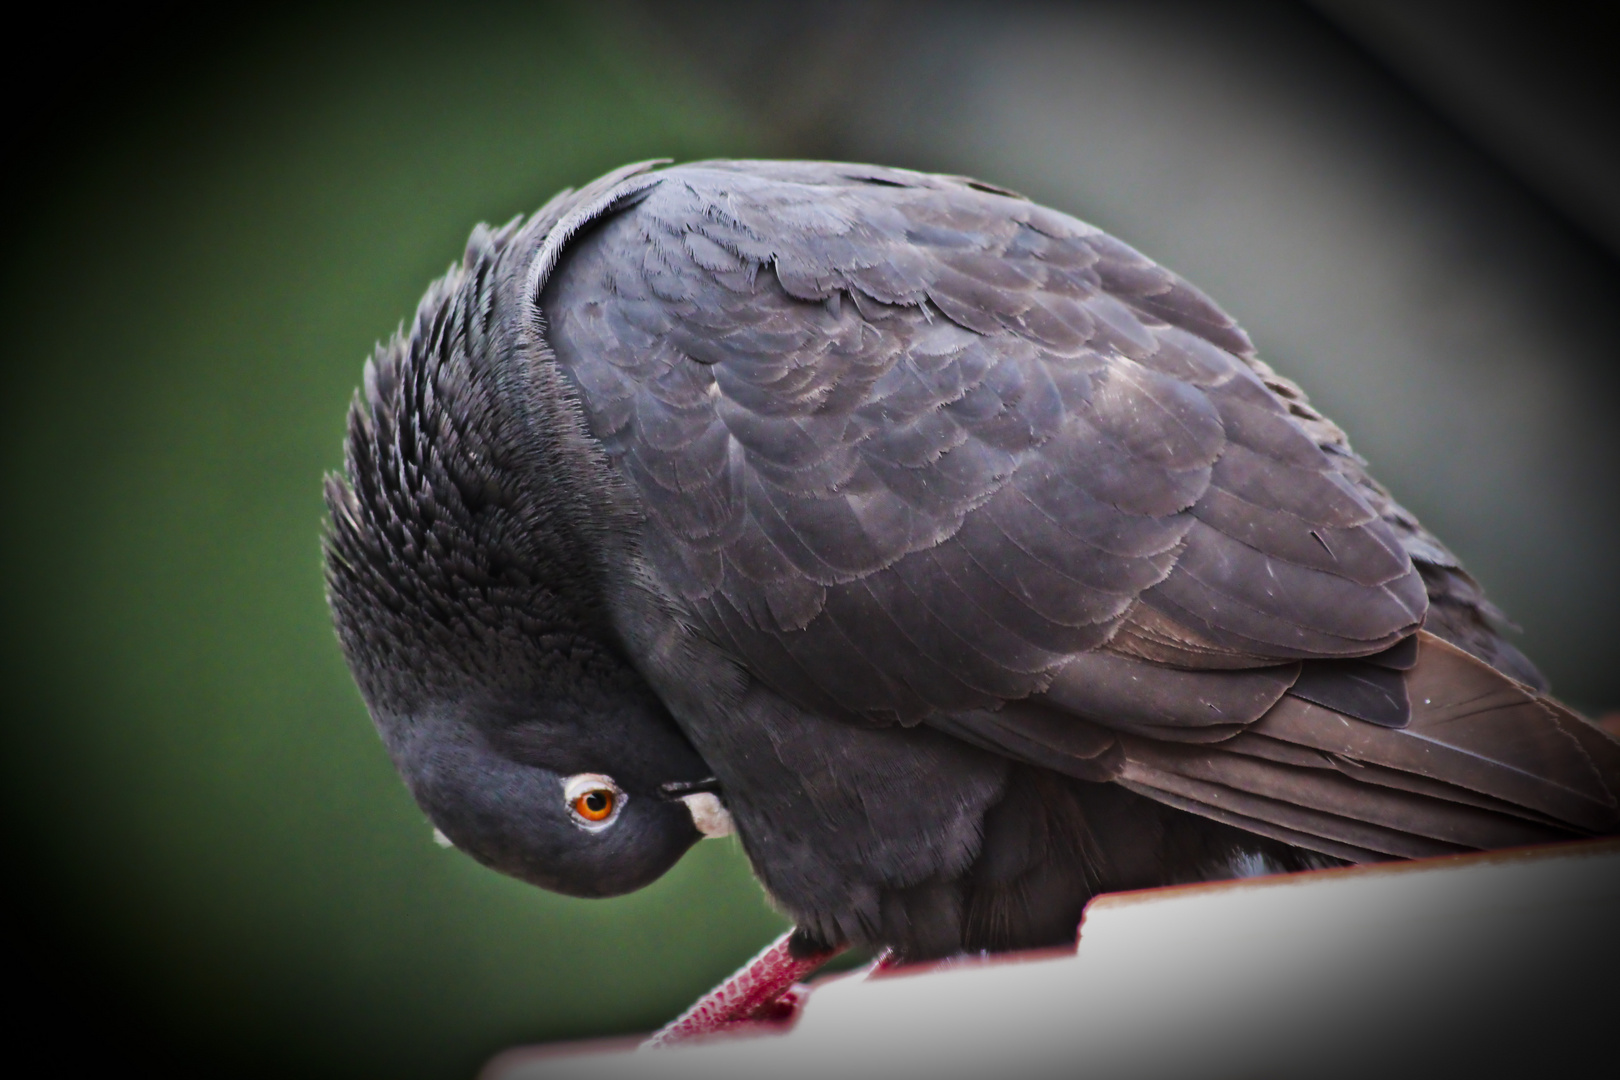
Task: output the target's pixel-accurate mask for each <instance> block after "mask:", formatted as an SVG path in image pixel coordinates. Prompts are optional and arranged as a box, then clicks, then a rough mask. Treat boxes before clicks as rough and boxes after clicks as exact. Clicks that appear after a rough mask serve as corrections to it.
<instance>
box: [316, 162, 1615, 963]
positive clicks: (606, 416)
mask: <svg viewBox="0 0 1620 1080" xmlns="http://www.w3.org/2000/svg"><path fill="white" fill-rule="evenodd" d="M325 494H326V501H327V505H328V508H329V513H330V518H329V522H328V526H327V530H326V534H325V566H326V584H327V595H328V600H329V604H330V608H331V611H332V615H333V619H334V623H335V626H336V630H337V634H338V638H339V641H340V644H341V647H342V649H343V652H344V655H345V657H346V659H347V662H348V664H349V667H350V669H351V671H352V673H353V675H354V678H355V680H356V682H357V684H358V686H359V689H360V691H361V694H362V696H363V697H364V699H365V702H366V704H367V707H368V709H369V711H370V715H371V717H372V719H373V721H374V723H375V725H376V728H377V730H378V732H379V733H380V735H381V738H382V741H383V743H384V745H385V746H386V748H387V751H388V753H389V755H390V756H391V758H392V760H393V762H394V764H395V765H396V767H397V768H398V771H399V773H400V775H401V776H402V778H403V779H404V781H405V783H406V785H407V786H408V787H409V789H410V792H411V794H412V795H413V796H414V798H415V800H416V802H417V803H418V804H419V805H420V807H421V808H422V810H423V811H424V813H425V814H426V816H427V817H428V818H429V819H430V820H431V822H432V824H433V826H434V827H435V828H436V829H437V830H438V831H439V832H440V833H441V834H442V836H443V837H444V838H445V839H446V840H447V842H449V843H451V844H453V845H454V846H455V847H457V848H459V849H460V850H462V851H464V852H466V853H467V854H468V855H470V856H472V857H473V858H474V859H476V860H478V861H479V862H481V863H483V864H485V865H487V866H489V867H492V868H494V869H495V870H498V871H501V872H503V873H506V874H510V875H513V876H515V877H518V878H521V879H523V880H525V881H529V882H532V883H534V884H536V885H538V886H541V887H543V888H546V889H551V890H556V891H558V892H562V893H567V894H571V895H576V896H588V897H594V896H609V895H615V894H619V893H623V892H627V891H630V890H633V889H637V888H640V887H641V886H644V885H646V884H648V883H649V882H651V881H653V880H655V879H656V878H658V877H659V876H660V875H661V874H663V873H664V872H665V871H666V870H668V869H669V868H670V867H671V866H673V865H674V864H675V863H676V862H677V861H678V860H679V859H680V858H681V856H682V855H683V854H684V853H685V852H686V851H687V850H688V849H689V848H690V847H691V846H692V845H693V844H695V843H696V842H697V841H698V840H700V839H701V838H703V837H704V836H716V835H724V834H727V833H734V834H735V835H736V836H737V837H738V838H739V840H740V843H741V846H742V849H743V851H744V852H745V853H746V855H747V857H748V859H749V861H750V864H751V865H752V867H753V870H754V872H755V874H756V876H757V878H758V879H759V881H760V883H761V884H762V886H763V887H764V889H765V890H766V891H767V893H768V894H769V897H770V898H771V900H772V902H773V903H774V904H775V905H776V906H777V907H778V908H779V909H780V910H781V911H783V912H784V913H785V914H786V915H787V916H788V917H789V918H790V919H791V920H792V922H793V924H794V926H795V928H796V929H795V931H794V942H795V943H796V949H797V952H796V955H811V954H818V955H819V954H821V953H825V952H826V951H827V950H831V949H837V948H841V947H846V946H851V945H854V946H862V947H870V948H874V949H886V950H890V955H892V956H894V957H898V958H901V959H903V960H907V961H913V960H923V959H930V958H936V957H946V956H950V955H954V954H959V953H964V952H966V953H973V952H982V951H1004V950H1013V949H1026V948H1033V947H1042V946H1050V945H1054V944H1061V943H1064V942H1072V941H1073V940H1074V936H1075V932H1076V925H1077V923H1078V921H1079V917H1080V914H1081V910H1082V908H1083V907H1084V905H1085V903H1086V902H1087V900H1089V899H1090V898H1091V897H1092V896H1094V895H1096V894H1097V893H1099V892H1104V891H1112V890H1120V889H1137V888H1146V887H1153V886H1159V885H1164V884H1170V883H1179V882H1192V881H1203V880H1211V879H1219V878H1225V877H1232V876H1241V875H1244V874H1252V873H1256V872H1273V871H1291V870H1303V869H1311V868H1320V867H1330V866H1339V865H1345V864H1354V863H1368V862H1378V861H1383V860H1390V859H1410V858H1421V857H1427V856H1438V855H1447V854H1453V853H1460V852H1468V851H1477V850H1487V849H1495V848H1501V847H1506V846H1513V845H1524V844H1538V843H1545V842H1551V841H1559V840H1569V839H1574V838H1582V837H1591V836H1601V835H1609V834H1613V833H1616V832H1617V831H1620V802H1617V798H1616V795H1617V792H1620V743H1617V742H1616V740H1615V739H1613V738H1611V737H1610V736H1608V735H1607V734H1605V733H1604V732H1603V731H1601V730H1600V729H1599V728H1598V727H1596V726H1595V725H1593V724H1592V723H1591V722H1589V721H1587V720H1586V719H1584V718H1583V717H1581V716H1579V715H1578V714H1576V713H1575V712H1573V711H1571V710H1570V709H1568V708H1566V707H1565V706H1564V705H1562V704H1560V703H1559V702H1558V701H1557V700H1555V699H1554V698H1552V697H1550V696H1549V695H1548V693H1547V687H1546V684H1545V681H1544V680H1543V678H1542V676H1541V675H1540V673H1539V672H1538V671H1537V670H1536V668H1535V666H1534V665H1533V664H1532V663H1531V662H1530V661H1529V660H1528V659H1527V658H1526V657H1525V656H1524V655H1523V654H1522V653H1520V652H1519V650H1518V649H1516V648H1515V647H1514V646H1513V645H1512V644H1511V643H1510V642H1509V641H1508V640H1507V639H1506V637H1505V636H1504V633H1505V628H1506V627H1507V626H1508V624H1507V623H1506V621H1505V618H1504V616H1503V615H1502V614H1501V613H1500V612H1499V611H1498V610H1497V609H1496V608H1495V607H1493V606H1492V605H1491V603H1490V602H1489V601H1487V600H1486V598H1485V596H1484V594H1483V592H1482V590H1481V588H1480V586H1479V585H1478V584H1477V583H1476V581H1475V580H1474V579H1473V578H1472V577H1471V576H1470V575H1469V574H1468V573H1467V572H1466V571H1465V570H1464V569H1463V568H1462V567H1461V566H1460V565H1459V563H1458V561H1457V559H1456V558H1455V557H1454V556H1453V555H1452V554H1451V552H1450V551H1448V550H1447V549H1446V548H1445V547H1444V546H1443V545H1442V544H1441V543H1440V542H1439V540H1437V539H1436V538H1435V537H1434V536H1433V535H1431V534H1430V533H1429V532H1428V531H1426V530H1425V529H1424V528H1423V526H1422V525H1420V524H1419V523H1418V521H1417V520H1416V519H1415V518H1414V517H1413V516H1412V515H1411V514H1410V513H1409V512H1407V511H1406V510H1405V509H1404V508H1402V507H1401V506H1400V505H1399V504H1398V503H1397V502H1395V500H1394V499H1393V498H1392V496H1391V495H1390V493H1389V492H1388V491H1387V490H1386V489H1385V488H1383V487H1382V486H1380V485H1379V484H1378V482H1377V481H1375V480H1374V479H1373V478H1372V477H1371V476H1370V475H1369V474H1368V471H1367V467H1366V464H1365V462H1364V461H1363V460H1362V459H1361V458H1360V457H1358V456H1357V455H1356V454H1355V453H1354V452H1353V451H1352V450H1351V448H1350V445H1349V442H1348V440H1347V438H1346V436H1345V434H1344V432H1343V431H1341V430H1340V429H1339V428H1338V427H1337V426H1336V425H1335V424H1334V423H1333V422H1332V421H1330V420H1329V419H1327V418H1326V417H1325V416H1323V415H1322V414H1321V413H1320V412H1319V411H1317V410H1316V409H1315V408H1314V407H1313V406H1312V405H1311V404H1310V402H1309V400H1308V399H1307V397H1306V396H1305V394H1304V393H1303V392H1302V391H1301V389H1300V388H1299V387H1298V386H1297V385H1296V384H1294V383H1293V382H1291V381H1289V380H1288V379H1287V378H1284V377H1283V376H1281V375H1279V374H1277V373H1276V372H1275V371H1273V370H1272V369H1271V368H1270V367H1269V366H1267V364H1266V363H1265V362H1263V361H1262V360H1261V359H1260V357H1259V356H1258V355H1257V353H1256V350H1255V347H1254V345H1253V343H1252V342H1251V341H1250V339H1249V337H1248V336H1247V335H1246V334H1245V333H1244V331H1243V330H1242V329H1241V328H1240V327H1239V326H1238V325H1237V324H1236V323H1235V322H1234V321H1233V320H1232V319H1231V318H1229V317H1228V316H1227V315H1226V314H1225V313H1224V312H1222V311H1221V309H1220V308H1218V307H1217V306H1216V305H1215V304H1214V303H1213V302H1212V301H1211V300H1210V299H1208V298H1207V297H1206V296H1205V295H1204V294H1203V293H1201V292H1200V291H1198V290H1197V289H1195V288H1194V287H1193V286H1191V285H1190V284H1188V283H1187V282H1185V281H1183V280H1182V279H1181V278H1179V277H1178V276H1176V275H1175V274H1173V273H1171V272H1170V271H1168V270H1165V269H1163V268H1161V267H1160V266H1158V265H1156V264H1155V263H1154V262H1153V261H1151V260H1150V259H1148V258H1147V257H1145V256H1143V255H1141V254H1139V253H1138V252H1137V251H1135V250H1133V249H1132V248H1130V247H1129V246H1127V245H1126V244H1124V243H1122V242H1121V241H1119V240H1117V239H1115V238H1113V237H1112V236H1109V235H1108V234H1106V233H1104V232H1102V231H1100V230H1099V229H1096V228H1094V227H1092V226H1090V225H1087V224H1084V223H1082V222H1081V221H1079V220H1077V219H1075V218H1073V217H1070V216H1069V215H1067V214H1064V213H1060V212H1058V211H1056V210H1052V209H1048V208H1046V207H1044V206H1041V205H1039V204H1037V203H1035V202H1032V201H1030V200H1028V199H1026V198H1024V197H1022V196H1020V195H1018V194H1016V193H1014V192H1012V191H1008V190H1005V189H1003V188H1000V187H997V186H995V185H992V184H987V183H982V182H979V181H976V180H971V179H966V178H962V177H956V176H945V175H931V174H924V173H919V172H912V171H907V170H903V169H896V168H885V167H877V166H869V165H852V164H841V163H833V162H791V161H727V160H722V161H707V162H698V163H691V164H682V165H670V164H669V163H667V162H645V163H640V164H636V165H631V166H627V167H625V168H622V169H619V170H617V171H615V172H612V173H610V174H608V175H606V176H604V177H602V178H600V179H598V180H596V181H594V182H592V183H590V184H588V185H586V186H585V187H583V188H581V189H579V190H577V191H572V190H570V191H565V192H563V193H562V194H560V195H558V196H557V197H555V198H554V199H552V200H551V201H550V202H548V203H547V204H546V205H545V206H544V207H542V208H541V209H540V210H539V211H537V212H536V213H535V214H533V215H532V216H529V217H527V218H522V217H520V218H517V219H514V220H513V221H512V222H510V223H508V224H507V225H505V226H503V227H501V228H495V229H491V228H488V227H485V226H479V227H478V228H477V229H475V230H474V231H473V233H472V236H471V239H470V240H469V242H468V244H467V247H466V251H465V254H464V255H463V257H462V259H461V262H460V263H459V265H453V266H452V267H451V269H450V271H449V272H448V273H447V274H446V275H445V276H444V277H443V278H441V279H440V280H439V281H437V282H436V283H434V284H433V285H432V286H431V287H430V288H429V289H428V291H427V294H426V295H425V296H424V297H423V299H422V301H421V304H420V306H419V307H418V309H417V312H416V316H415V319H414V321H413V322H412V323H411V325H410V327H409V330H408V332H407V331H406V330H405V329H404V328H403V327H402V328H401V330H400V331H399V332H397V333H396V334H395V335H394V336H393V338H392V339H391V340H390V341H388V343H387V344H385V345H381V346H379V347H378V348H377V349H376V351H375V353H374V355H373V356H372V357H371V359H370V360H369V362H367V364H366V365H365V369H364V377H363V387H362V389H361V390H359V391H358V392H357V393H356V395H355V399H354V402H353V404H352V406H351V408H350V411H349V416H348V433H347V444H346V457H345V465H344V469H343V472H342V473H341V474H340V475H333V476H329V477H328V478H327V481H326V487H325Z"/></svg>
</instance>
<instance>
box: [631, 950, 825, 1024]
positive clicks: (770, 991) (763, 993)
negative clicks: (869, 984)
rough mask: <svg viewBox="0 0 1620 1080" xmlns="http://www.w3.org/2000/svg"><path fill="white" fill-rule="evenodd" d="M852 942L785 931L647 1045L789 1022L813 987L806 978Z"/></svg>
mask: <svg viewBox="0 0 1620 1080" xmlns="http://www.w3.org/2000/svg"><path fill="white" fill-rule="evenodd" d="M846 948H848V946H845V945H834V946H825V945H819V944H813V945H808V946H807V943H806V939H804V938H803V937H802V936H796V935H795V934H794V933H788V934H783V935H782V936H781V937H779V938H777V939H776V940H775V941H774V942H772V943H771V944H770V945H769V946H768V947H767V948H766V949H765V951H764V952H762V953H760V954H759V955H758V956H756V957H754V958H753V959H752V960H750V961H749V962H748V963H747V964H744V965H743V966H742V968H740V969H739V970H738V971H737V973H736V974H735V975H733V976H731V978H729V979H727V980H726V981H725V982H723V983H721V984H720V985H719V986H717V987H715V988H714V989H713V990H710V991H709V992H708V993H707V994H704V995H703V996H702V997H701V998H699V999H698V1000H697V1002H696V1003H695V1004H694V1005H693V1006H692V1007H691V1008H690V1009H687V1010H686V1011H685V1012H684V1013H682V1014H681V1015H680V1016H678V1017H676V1018H675V1019H674V1020H671V1021H670V1022H669V1023H668V1024H665V1025H664V1026H663V1027H662V1028H661V1029H659V1030H658V1031H656V1032H654V1033H653V1035H652V1036H651V1037H650V1038H649V1039H648V1040H647V1041H646V1042H644V1043H642V1044H641V1045H642V1048H643V1049H650V1048H657V1047H664V1046H674V1045H676V1044H678V1043H684V1042H690V1041H692V1040H694V1039H702V1038H706V1037H708V1036H711V1035H717V1034H720V1033H722V1032H726V1033H737V1032H741V1031H743V1030H749V1029H752V1028H754V1027H756V1026H765V1027H786V1026H787V1025H789V1024H791V1023H792V1022H793V1021H794V1019H795V1018H797V1016H798V1015H799V1010H800V1008H802V1007H803V1005H804V1002H805V999H806V998H807V997H808V996H809V987H807V986H804V985H802V984H800V980H801V979H804V978H807V977H808V976H810V975H811V974H813V973H814V972H815V971H816V970H817V969H819V968H820V967H821V966H822V965H823V964H825V963H826V962H827V961H829V960H831V959H832V958H833V957H835V956H837V955H838V954H839V953H841V952H843V951H844V950H845V949H846Z"/></svg>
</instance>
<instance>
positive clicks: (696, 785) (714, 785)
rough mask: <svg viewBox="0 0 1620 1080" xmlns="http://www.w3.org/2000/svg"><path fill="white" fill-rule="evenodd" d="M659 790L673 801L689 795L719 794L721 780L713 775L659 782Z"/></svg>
mask: <svg viewBox="0 0 1620 1080" xmlns="http://www.w3.org/2000/svg"><path fill="white" fill-rule="evenodd" d="M658 790H659V791H660V792H662V793H663V796H664V798H666V799H669V800H671V801H674V800H675V799H684V798H686V797H687V796H688V795H705V794H706V795H718V794H720V781H719V780H716V779H715V778H714V777H712V776H705V777H704V778H703V779H702V780H671V781H670V782H669V783H667V784H659V785H658Z"/></svg>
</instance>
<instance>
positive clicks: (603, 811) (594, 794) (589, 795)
mask: <svg viewBox="0 0 1620 1080" xmlns="http://www.w3.org/2000/svg"><path fill="white" fill-rule="evenodd" d="M618 802H619V800H618V799H617V798H616V797H615V796H614V794H613V792H611V791H609V790H607V789H606V788H596V789H594V790H592V791H587V792H586V793H585V794H583V795H580V796H578V797H577V798H575V799H574V802H573V807H574V813H576V814H578V815H579V816H580V817H582V818H584V819H585V820H586V821H606V820H607V819H608V818H609V817H611V816H612V815H613V808H614V807H615V806H616V805H618Z"/></svg>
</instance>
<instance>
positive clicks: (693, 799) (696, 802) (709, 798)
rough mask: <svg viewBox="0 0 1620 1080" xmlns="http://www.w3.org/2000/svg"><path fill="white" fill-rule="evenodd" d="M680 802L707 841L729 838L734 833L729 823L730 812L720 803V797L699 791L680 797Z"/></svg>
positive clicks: (734, 829) (734, 828) (730, 822)
mask: <svg viewBox="0 0 1620 1080" xmlns="http://www.w3.org/2000/svg"><path fill="white" fill-rule="evenodd" d="M681 802H683V803H685V804H686V809H687V810H689V811H690V812H691V814H692V824H693V825H696V826H697V831H698V832H700V833H702V834H703V835H704V836H706V837H708V838H709V839H711V840H713V839H715V838H717V837H721V836H730V835H731V834H732V833H733V832H735V831H736V827H735V826H734V825H733V824H732V821H731V811H729V810H727V809H726V804H725V803H723V802H721V801H720V796H718V795H713V794H711V793H709V792H707V791H700V792H698V793H697V794H696V795H682V796H681Z"/></svg>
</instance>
